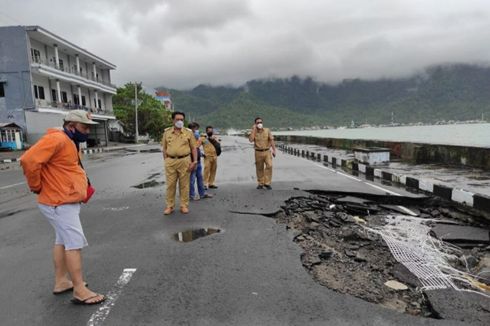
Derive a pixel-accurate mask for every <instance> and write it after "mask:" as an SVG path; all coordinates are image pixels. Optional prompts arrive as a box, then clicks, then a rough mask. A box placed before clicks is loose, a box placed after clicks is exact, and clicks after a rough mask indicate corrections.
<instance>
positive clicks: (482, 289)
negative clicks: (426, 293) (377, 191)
mask: <svg viewBox="0 0 490 326" xmlns="http://www.w3.org/2000/svg"><path fill="white" fill-rule="evenodd" d="M430 221H431V220H428V219H421V218H417V217H411V216H405V215H397V216H388V217H387V222H388V224H386V225H384V226H382V227H367V226H364V228H365V229H366V230H368V231H369V232H373V233H376V234H378V235H380V236H381V237H382V238H383V240H384V241H385V242H386V244H387V245H388V247H389V248H390V251H391V253H392V254H393V256H394V257H395V259H396V260H397V261H398V262H400V263H401V264H403V265H404V266H405V267H407V268H408V270H409V271H410V272H412V273H413V274H414V275H415V276H416V277H417V278H418V279H419V280H420V282H421V284H422V287H421V289H422V290H435V289H448V288H452V289H454V290H457V291H468V292H476V293H478V294H481V295H484V296H487V297H489V298H490V293H489V292H487V291H486V290H488V286H486V285H485V284H483V283H480V282H478V281H476V279H475V276H474V275H471V274H470V273H469V272H468V271H461V270H458V269H456V268H454V267H453V266H452V265H451V263H450V262H455V261H457V260H459V257H461V256H462V252H461V249H460V248H458V247H456V246H453V245H450V244H448V243H445V242H442V241H440V240H438V239H436V238H434V237H432V236H430V235H429V232H430V230H431V228H430V227H429V226H428V225H427V222H430Z"/></svg>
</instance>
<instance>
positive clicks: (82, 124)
mask: <svg viewBox="0 0 490 326" xmlns="http://www.w3.org/2000/svg"><path fill="white" fill-rule="evenodd" d="M95 124H97V122H94V121H92V119H91V117H90V114H89V113H87V112H86V111H83V110H73V111H70V112H69V113H68V114H67V115H66V117H65V118H64V124H63V128H59V129H58V128H53V129H48V131H47V133H46V134H45V135H44V136H43V137H42V138H41V139H40V140H39V141H38V142H37V143H36V144H35V145H34V146H32V147H31V148H30V149H29V150H28V151H27V152H26V153H24V155H23V156H22V157H21V159H20V162H21V165H22V169H23V170H24V175H25V177H26V179H27V184H28V185H29V188H30V189H31V191H32V192H34V193H35V194H38V203H39V209H40V210H41V212H42V214H43V215H44V216H45V217H46V218H47V220H48V221H49V223H50V224H51V225H52V226H53V228H54V230H55V234H56V240H55V244H54V248H53V261H54V270H55V284H54V290H53V294H61V293H65V292H68V291H72V290H73V299H72V302H73V303H75V304H84V305H92V304H98V303H101V302H103V301H104V300H105V299H106V298H105V296H103V295H101V294H97V293H95V292H93V291H91V290H89V289H88V288H87V286H86V283H85V282H84V281H83V274H82V254H81V250H82V248H83V247H85V246H87V245H88V244H87V240H86V239H85V235H84V233H83V229H82V225H81V223H80V216H79V215H80V203H81V202H82V201H86V200H87V189H88V179H87V175H86V174H85V171H84V170H83V168H82V166H81V163H80V158H79V154H78V153H79V143H83V142H85V141H87V138H88V134H89V131H90V125H95Z"/></svg>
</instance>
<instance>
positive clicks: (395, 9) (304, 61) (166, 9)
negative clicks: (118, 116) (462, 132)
mask: <svg viewBox="0 0 490 326" xmlns="http://www.w3.org/2000/svg"><path fill="white" fill-rule="evenodd" d="M2 3H3V4H2V7H1V8H0V24H1V25H41V26H43V27H44V28H46V29H48V30H50V31H52V32H54V33H55V34H58V35H60V36H62V37H64V38H66V39H68V40H70V41H72V42H74V43H76V44H78V45H80V46H82V47H84V48H86V49H88V50H89V51H91V52H93V53H95V54H97V55H99V56H101V57H103V58H105V59H107V60H109V61H111V62H113V63H115V64H116V65H117V66H118V68H117V70H116V71H115V72H114V73H113V79H114V82H116V83H117V84H123V83H125V82H127V81H133V80H138V81H143V82H144V84H145V85H148V86H150V87H155V86H160V85H165V86H167V87H173V88H191V87H194V86H196V85H198V84H200V83H206V84H214V85H220V84H234V85H240V84H243V83H244V82H246V81H247V80H250V79H254V78H267V77H289V76H291V75H293V74H296V75H300V76H307V75H308V76H312V77H314V78H315V79H317V80H320V81H325V82H331V83H335V82H338V81H340V80H342V79H344V78H356V77H360V78H367V79H376V78H381V77H399V76H404V75H408V74H412V73H414V72H416V71H420V70H421V69H423V68H424V67H426V66H429V65H432V64H437V63H446V62H464V63H487V61H488V58H489V57H490V43H489V42H488V39H490V5H488V1H486V0H473V1H460V0H431V1H427V0H398V1H394V0H371V1H364V0H350V1H343V2H339V1H334V0H311V1H308V2H299V1H290V0H282V1H279V0H267V1H261V0H200V1H191V0H140V1H131V0H85V1H77V2H74V1H67V0H65V1H62V0H55V1H50V2H49V5H47V4H46V1H39V0H23V1H17V0H4V1H2Z"/></svg>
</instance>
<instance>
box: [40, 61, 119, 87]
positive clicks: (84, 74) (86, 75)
mask: <svg viewBox="0 0 490 326" xmlns="http://www.w3.org/2000/svg"><path fill="white" fill-rule="evenodd" d="M32 62H33V63H37V64H40V65H43V66H47V67H50V68H54V69H56V70H59V71H62V72H66V73H69V74H73V75H77V76H80V77H82V78H85V79H88V80H90V81H94V82H96V83H99V84H102V85H105V86H109V87H112V88H117V86H116V85H114V84H112V83H110V82H108V81H105V80H103V79H102V78H99V77H97V76H94V73H93V72H92V73H90V74H89V73H88V72H86V71H78V70H77V69H76V68H75V67H65V66H64V65H63V66H59V65H57V64H55V63H54V62H46V61H45V60H43V59H41V58H39V57H33V58H32Z"/></svg>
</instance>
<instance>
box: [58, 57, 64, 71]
mask: <svg viewBox="0 0 490 326" xmlns="http://www.w3.org/2000/svg"><path fill="white" fill-rule="evenodd" d="M58 60H59V61H60V65H59V67H60V70H63V71H64V69H63V60H61V59H58Z"/></svg>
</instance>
